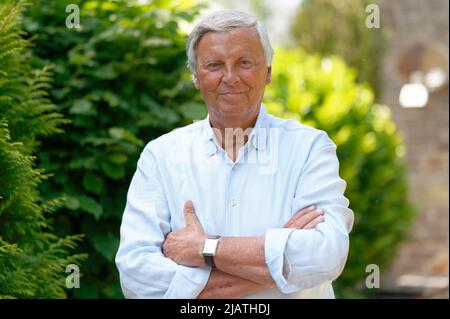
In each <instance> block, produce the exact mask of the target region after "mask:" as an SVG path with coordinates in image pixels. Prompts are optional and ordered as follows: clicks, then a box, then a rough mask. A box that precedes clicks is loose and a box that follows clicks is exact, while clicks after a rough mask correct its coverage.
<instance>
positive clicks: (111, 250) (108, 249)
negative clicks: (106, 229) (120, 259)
mask: <svg viewBox="0 0 450 319" xmlns="http://www.w3.org/2000/svg"><path fill="white" fill-rule="evenodd" d="M90 240H91V243H92V245H93V246H94V248H95V250H96V251H98V252H99V253H100V254H101V255H102V256H104V257H105V258H106V259H108V260H109V261H113V260H114V256H115V255H116V253H117V249H118V248H119V238H118V237H117V236H115V235H112V234H96V235H93V236H92V237H91V239H90Z"/></svg>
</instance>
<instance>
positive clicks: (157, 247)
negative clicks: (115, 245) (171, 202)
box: [116, 146, 211, 299]
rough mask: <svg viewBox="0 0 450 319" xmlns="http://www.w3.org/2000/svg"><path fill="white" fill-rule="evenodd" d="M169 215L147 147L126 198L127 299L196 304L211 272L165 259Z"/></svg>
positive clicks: (122, 252) (121, 256)
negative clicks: (167, 300)
mask: <svg viewBox="0 0 450 319" xmlns="http://www.w3.org/2000/svg"><path fill="white" fill-rule="evenodd" d="M170 231H171V229H170V212H169V209H168V205H167V201H166V197H165V194H164V190H163V187H162V183H161V177H160V173H159V170H158V165H157V161H156V159H155V158H154V156H153V154H152V152H151V151H150V149H149V146H147V147H146V148H145V149H144V151H143V152H142V154H141V157H140V159H139V161H138V165H137V170H136V172H135V174H134V176H133V179H132V181H131V184H130V188H129V190H128V195H127V203H126V207H125V211H124V214H123V218H122V225H121V228H120V245H119V250H118V252H117V255H116V265H117V268H118V270H119V275H120V283H121V286H122V291H123V293H124V296H125V297H126V298H179V299H188V298H189V299H190V298H196V297H197V295H198V294H199V293H200V292H201V291H202V290H203V289H204V287H205V286H206V283H207V282H208V279H209V275H210V272H211V268H210V267H206V268H200V267H187V266H183V265H177V264H176V263H175V262H174V261H172V260H171V259H169V258H166V257H165V256H164V255H163V254H162V250H161V246H162V244H163V242H164V239H165V235H166V234H167V233H168V232H170Z"/></svg>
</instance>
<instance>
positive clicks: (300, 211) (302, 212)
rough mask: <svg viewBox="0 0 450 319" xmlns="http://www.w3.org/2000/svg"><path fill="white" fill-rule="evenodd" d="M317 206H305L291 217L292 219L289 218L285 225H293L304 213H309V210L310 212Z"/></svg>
mask: <svg viewBox="0 0 450 319" xmlns="http://www.w3.org/2000/svg"><path fill="white" fill-rule="evenodd" d="M315 208H316V206H315V205H311V206H308V207H304V208H302V209H300V210H299V211H298V212H296V213H295V214H294V215H293V216H292V217H291V219H289V220H288V222H287V223H286V224H285V225H284V227H289V226H290V225H292V223H293V222H294V221H295V220H297V219H298V218H300V217H301V216H302V215H304V214H306V213H308V212H310V211H313V210H314V209H315Z"/></svg>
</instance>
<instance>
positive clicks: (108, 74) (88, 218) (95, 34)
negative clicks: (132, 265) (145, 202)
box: [0, 0, 449, 298]
mask: <svg viewBox="0 0 450 319" xmlns="http://www.w3.org/2000/svg"><path fill="white" fill-rule="evenodd" d="M221 8H234V9H240V10H244V11H247V12H249V13H251V14H253V15H255V16H256V17H258V18H259V19H260V21H262V22H263V24H264V25H265V26H266V27H267V29H268V32H269V36H270V38H271V41H272V44H273V46H274V47H275V57H274V64H273V67H272V72H273V79H272V84H271V85H270V86H268V87H267V90H266V94H265V98H264V103H265V104H266V105H267V107H268V110H269V112H271V113H272V114H274V115H277V116H280V117H285V118H292V119H296V120H299V121H301V122H302V123H305V124H307V125H311V126H314V127H317V128H319V129H322V130H325V131H327V132H328V134H329V136H330V137H331V138H332V139H333V141H334V142H335V143H336V144H337V145H338V157H339V160H340V174H341V176H342V177H343V178H344V179H345V180H346V181H347V190H346V196H347V197H348V198H349V199H350V203H351V204H350V206H351V208H352V209H353V211H354V212H355V224H354V228H353V230H352V233H351V235H350V252H349V258H348V262H347V265H346V268H345V270H344V272H343V274H342V275H341V277H340V278H339V279H338V280H337V281H336V282H335V283H334V287H335V290H336V295H337V297H338V298H448V297H449V292H448V285H449V283H448V281H449V280H448V273H449V261H448V260H449V253H448V252H449V217H448V216H449V198H448V191H449V190H448V184H449V182H448V178H449V174H448V173H449V171H448V168H449V165H448V163H449V158H448V155H449V152H448V146H449V139H448V138H449V130H448V128H449V127H448V121H449V114H448V111H449V95H448V92H449V90H448V83H449V81H448V75H449V65H448V64H449V63H448V61H449V31H448V30H449V16H448V14H449V2H448V1H447V0H427V1H426V0H390V1H388V0H373V1H366V0H280V1H276V2H275V1H269V0H264V1H263V0H261V1H258V0H248V1H242V0H240V1H237V0H227V1H226V0H223V1H206V0H205V1H202V0H198V1H194V0H190V1H182V0H178V1H176V0H148V1H145V0H140V1H134V0H129V1H126V0H109V1H108V0H102V1H100V0H98V1H94V0H85V1H83V0H78V1H77V0H70V1H66V0H61V1H60V0H51V1H48V0H34V1H18V0H2V1H1V2H0V298H66V297H68V298H123V296H122V293H121V290H120V285H119V279H118V273H117V269H116V267H115V264H114V257H115V253H116V251H117V248H118V244H119V226H120V221H121V217H122V213H123V209H124V206H125V201H126V193H127V189H128V186H129V183H130V181H131V178H132V176H133V173H134V171H135V169H136V162H137V159H138V157H139V154H140V152H141V151H142V149H143V147H144V146H145V144H146V143H147V142H149V141H150V140H152V139H154V138H157V137H158V136H160V135H162V134H164V133H166V132H169V131H170V130H172V129H174V128H176V127H180V126H183V125H187V124H189V123H192V121H195V120H199V119H202V118H204V116H206V109H205V107H204V105H203V102H202V98H201V96H200V95H199V92H198V91H196V89H195V88H194V87H193V84H192V82H191V78H190V74H189V73H188V71H187V68H186V57H185V51H184V49H185V41H186V38H187V35H188V33H189V31H190V30H191V29H192V26H193V24H194V23H195V22H196V21H197V20H198V19H199V18H200V17H201V16H202V15H204V14H207V13H208V12H210V11H213V10H216V9H221ZM272 196H277V194H272ZM67 265H76V267H78V269H79V271H80V275H81V278H80V280H79V283H80V285H79V288H76V287H72V288H70V285H69V288H68V284H67V283H68V281H67V279H68V276H69V274H71V275H72V273H70V271H69V270H68V268H67ZM378 270H379V271H378Z"/></svg>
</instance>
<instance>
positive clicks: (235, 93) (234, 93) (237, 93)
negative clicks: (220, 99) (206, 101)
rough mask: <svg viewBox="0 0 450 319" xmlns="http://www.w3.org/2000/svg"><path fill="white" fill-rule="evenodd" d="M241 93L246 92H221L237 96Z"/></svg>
mask: <svg viewBox="0 0 450 319" xmlns="http://www.w3.org/2000/svg"><path fill="white" fill-rule="evenodd" d="M240 94H244V92H224V93H219V95H224V96H237V95H240Z"/></svg>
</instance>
